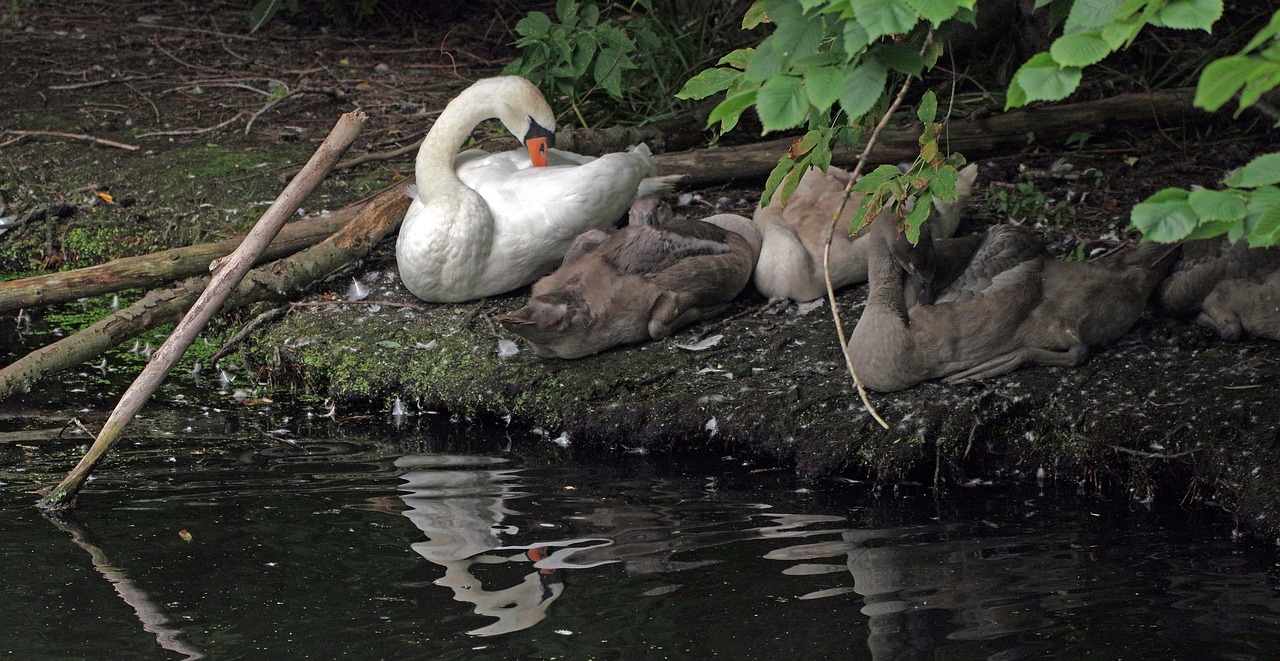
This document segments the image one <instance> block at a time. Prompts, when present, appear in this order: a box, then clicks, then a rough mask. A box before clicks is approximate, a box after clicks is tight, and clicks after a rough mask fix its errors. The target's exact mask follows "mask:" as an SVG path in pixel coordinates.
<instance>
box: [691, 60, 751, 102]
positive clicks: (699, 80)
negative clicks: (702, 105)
mask: <svg viewBox="0 0 1280 661" xmlns="http://www.w3.org/2000/svg"><path fill="white" fill-rule="evenodd" d="M741 77H742V72H741V71H738V70H737V69H731V68H729V67H716V68H714V69H706V70H704V71H700V72H698V75H696V76H694V77H693V78H690V79H689V80H688V82H686V83H685V84H684V87H682V88H680V91H679V92H676V98H677V99H705V98H707V97H709V96H711V95H712V94H718V93H720V92H723V91H725V90H727V89H729V87H730V86H731V85H733V84H734V83H735V82H737V81H738V79H739V78H741Z"/></svg>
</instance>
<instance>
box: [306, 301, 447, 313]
mask: <svg viewBox="0 0 1280 661" xmlns="http://www.w3.org/2000/svg"><path fill="white" fill-rule="evenodd" d="M289 305H290V307H295V308H303V307H318V306H324V305H381V306H384V307H389V308H405V309H408V310H418V311H421V312H425V311H427V310H430V309H431V308H429V307H427V306H425V305H418V304H417V303H401V302H399V301H349V300H345V299H344V300H333V301H297V302H295V303H290V304H289Z"/></svg>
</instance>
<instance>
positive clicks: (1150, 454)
mask: <svg viewBox="0 0 1280 661" xmlns="http://www.w3.org/2000/svg"><path fill="white" fill-rule="evenodd" d="M1107 447H1109V448H1111V449H1112V450H1115V451H1116V452H1123V453H1124V454H1131V455H1133V456H1135V457H1144V458H1147V459H1180V458H1182V457H1186V456H1188V455H1191V454H1194V453H1195V451H1196V449H1195V448H1192V449H1190V450H1186V451H1183V452H1175V453H1173V454H1167V453H1164V452H1146V451H1144V450H1134V449H1132V448H1126V447H1122V446H1119V445H1112V444H1111V443H1108V444H1107Z"/></svg>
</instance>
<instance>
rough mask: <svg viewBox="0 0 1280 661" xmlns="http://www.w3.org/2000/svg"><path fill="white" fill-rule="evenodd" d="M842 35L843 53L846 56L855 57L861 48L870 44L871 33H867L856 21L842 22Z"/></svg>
mask: <svg viewBox="0 0 1280 661" xmlns="http://www.w3.org/2000/svg"><path fill="white" fill-rule="evenodd" d="M843 36H844V53H845V57H848V58H854V57H857V56H858V54H859V53H861V52H862V51H863V49H865V48H866V47H867V46H870V45H871V35H869V34H867V31H866V29H865V28H863V27H862V25H861V24H859V23H858V22H857V21H848V22H847V23H845V24H844V35H843Z"/></svg>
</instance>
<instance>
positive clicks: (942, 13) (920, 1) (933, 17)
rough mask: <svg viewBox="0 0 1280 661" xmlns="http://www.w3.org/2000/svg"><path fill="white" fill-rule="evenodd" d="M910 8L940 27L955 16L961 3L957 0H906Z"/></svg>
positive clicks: (934, 25)
mask: <svg viewBox="0 0 1280 661" xmlns="http://www.w3.org/2000/svg"><path fill="white" fill-rule="evenodd" d="M906 3H907V5H908V6H909V7H911V8H912V9H914V10H916V13H918V14H920V15H921V16H923V17H924V18H925V20H927V21H929V22H930V23H933V27H935V28H936V27H938V26H939V25H941V24H942V22H943V21H945V20H947V19H949V18H951V17H952V16H955V14H956V10H958V9H959V8H960V3H959V2H957V1H956V0H906Z"/></svg>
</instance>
